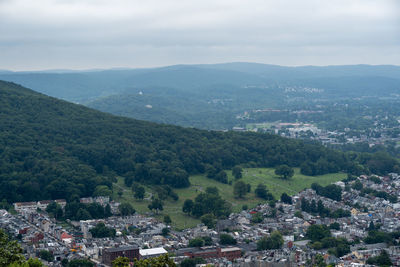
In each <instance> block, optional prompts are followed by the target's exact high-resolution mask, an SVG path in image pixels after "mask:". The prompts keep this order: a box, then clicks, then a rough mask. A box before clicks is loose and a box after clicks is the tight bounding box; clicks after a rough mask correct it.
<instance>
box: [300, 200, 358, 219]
mask: <svg viewBox="0 0 400 267" xmlns="http://www.w3.org/2000/svg"><path fill="white" fill-rule="evenodd" d="M301 210H302V211H305V212H308V213H313V214H319V215H320V216H321V217H330V218H342V217H350V216H351V212H350V211H348V210H344V209H342V208H339V209H336V210H334V211H331V210H330V209H328V208H325V205H324V203H322V201H321V200H318V202H316V201H315V200H314V199H313V200H311V202H310V201H308V200H306V199H304V198H302V199H301Z"/></svg>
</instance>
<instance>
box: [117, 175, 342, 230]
mask: <svg viewBox="0 0 400 267" xmlns="http://www.w3.org/2000/svg"><path fill="white" fill-rule="evenodd" d="M274 171H275V170H274V169H272V168H254V169H245V170H244V172H243V178H242V180H243V181H244V182H246V183H249V184H251V191H252V192H251V193H249V194H247V196H246V198H245V199H240V200H239V199H235V198H234V197H233V186H231V185H227V184H221V183H219V182H216V181H214V180H211V179H208V178H206V177H205V176H203V175H197V176H192V177H190V182H191V184H192V185H191V186H190V187H189V188H185V189H176V190H175V191H176V193H177V194H178V195H179V200H178V201H176V202H175V201H170V200H168V201H165V203H164V211H163V214H168V215H170V217H171V219H172V221H173V226H175V227H176V228H178V229H182V228H186V227H191V226H194V225H196V224H197V223H199V220H196V219H194V218H192V217H190V216H186V215H185V214H183V213H182V211H181V208H182V205H183V202H184V201H185V199H188V198H190V199H194V198H195V197H196V196H197V194H198V193H200V192H201V191H204V190H205V188H206V187H209V186H216V187H217V188H218V189H219V191H220V194H221V196H222V198H224V199H225V200H227V201H229V202H230V203H232V206H233V210H234V211H235V212H238V211H240V210H241V208H242V205H244V204H246V205H248V206H249V207H250V208H251V207H254V206H255V205H257V204H258V203H262V202H263V200H262V199H259V198H256V197H255V195H254V189H255V188H256V186H257V185H258V184H259V183H263V184H265V185H266V186H267V188H268V190H269V191H270V192H271V193H272V194H273V195H274V196H275V198H277V199H278V198H280V195H281V194H282V193H283V192H286V193H288V194H290V195H293V194H295V193H297V192H299V191H301V190H303V189H304V188H309V187H310V185H311V184H312V183H314V182H318V183H319V184H321V185H328V184H331V183H333V182H336V181H339V180H342V179H343V178H345V176H346V175H345V174H343V173H334V174H326V175H321V176H314V177H311V176H305V175H302V174H300V173H299V169H295V175H294V176H293V177H292V178H291V179H289V180H282V179H280V178H279V177H277V176H276V175H275V174H274ZM227 173H228V176H229V179H230V180H234V179H233V177H232V175H231V172H230V171H228V172H227ZM119 187H120V188H124V189H125V190H124V194H123V195H122V198H119V197H118V195H117V192H118V188H119ZM115 188H116V189H117V190H114V191H115V192H114V194H115V195H114V197H115V198H116V199H119V200H120V201H128V202H130V203H132V205H134V207H135V209H136V210H137V211H138V212H139V213H146V212H148V211H149V210H148V208H147V205H148V204H149V203H150V202H149V200H143V201H137V200H135V199H134V198H133V197H132V191H131V190H130V189H127V188H125V187H124V184H123V180H122V179H120V180H119V181H118V184H117V185H115ZM146 192H147V193H146V194H147V197H148V196H149V192H151V188H146ZM159 216H160V218H161V217H162V216H161V215H159Z"/></svg>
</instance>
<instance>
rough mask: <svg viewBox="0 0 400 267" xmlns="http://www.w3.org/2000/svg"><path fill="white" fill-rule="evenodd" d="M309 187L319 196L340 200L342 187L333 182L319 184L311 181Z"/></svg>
mask: <svg viewBox="0 0 400 267" xmlns="http://www.w3.org/2000/svg"><path fill="white" fill-rule="evenodd" d="M311 188H312V189H313V190H314V191H315V192H316V193H317V194H318V195H320V196H323V197H327V198H330V199H332V200H336V201H341V200H342V188H341V187H340V186H338V185H335V184H330V185H327V186H325V187H324V186H321V185H319V184H318V183H313V184H312V185H311Z"/></svg>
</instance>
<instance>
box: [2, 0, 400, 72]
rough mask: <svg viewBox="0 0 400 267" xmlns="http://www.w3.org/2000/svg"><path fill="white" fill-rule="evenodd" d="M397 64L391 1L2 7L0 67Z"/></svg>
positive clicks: (399, 22) (6, 1)
mask: <svg viewBox="0 0 400 267" xmlns="http://www.w3.org/2000/svg"><path fill="white" fill-rule="evenodd" d="M233 61H247V62H259V63H268V64H279V65H290V66H291V65H338V64H360V63H362V64H395V65H400V1H398V0H392V1H389V0H240V1H239V0H196V1H195V0H104V1H103V0H36V1H33V0H0V69H9V70H39V69H91V68H114V67H152V66H164V65H172V64H192V63H218V62H233Z"/></svg>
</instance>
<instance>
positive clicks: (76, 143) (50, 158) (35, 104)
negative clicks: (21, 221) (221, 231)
mask: <svg viewBox="0 0 400 267" xmlns="http://www.w3.org/2000/svg"><path fill="white" fill-rule="evenodd" d="M380 160H387V157H382V156H381V157H375V156H374V155H372V154H357V153H343V152H339V151H335V150H332V149H328V148H325V147H323V146H321V145H317V144H306V143H304V142H302V141H299V140H290V139H285V138H282V137H279V136H276V135H270V134H258V133H250V132H247V133H235V132H216V131H204V130H197V129H188V128H182V127H177V126H169V125H162V124H155V123H150V122H144V121H138V120H134V119H129V118H123V117H117V116H113V115H109V114H106V113H102V112H99V111H95V110H92V109H89V108H86V107H84V106H81V105H76V104H71V103H68V102H65V101H62V100H58V99H55V98H51V97H48V96H45V95H42V94H39V93H36V92H34V91H31V90H29V89H26V88H23V87H21V86H19V85H16V84H13V83H9V82H2V81H0V188H1V190H0V199H6V200H7V201H8V202H15V201H28V200H40V199H57V198H66V199H68V200H70V199H75V198H76V197H82V196H91V195H93V193H94V191H95V189H96V187H98V186H100V185H106V186H108V187H109V188H110V189H111V188H112V182H113V181H115V177H116V176H122V177H124V178H125V179H130V180H131V181H135V182H140V183H149V184H168V185H171V186H173V187H186V186H189V179H188V177H189V175H190V174H195V173H204V172H205V171H206V169H209V168H210V166H211V167H214V168H216V169H230V168H232V167H233V166H236V165H242V166H245V167H246V166H247V167H274V166H277V165H282V164H286V165H289V166H291V167H299V166H302V165H304V166H307V168H315V169H318V170H317V171H316V173H318V174H322V173H329V172H337V171H346V172H350V173H357V172H368V171H369V168H370V167H371V166H372V167H374V168H375V170H376V171H377V172H389V171H392V170H393V169H394V168H398V166H397V161H396V160H391V161H390V162H389V163H386V162H385V164H380V163H381V162H380ZM310 166H311V167H310ZM379 168H381V169H379Z"/></svg>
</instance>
